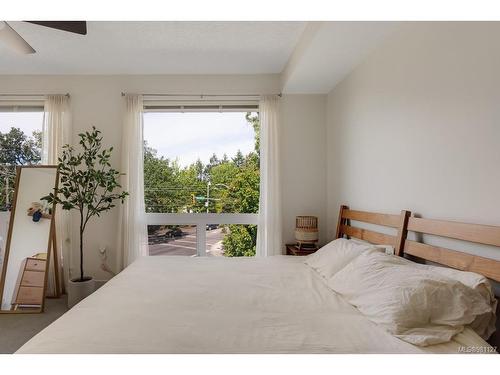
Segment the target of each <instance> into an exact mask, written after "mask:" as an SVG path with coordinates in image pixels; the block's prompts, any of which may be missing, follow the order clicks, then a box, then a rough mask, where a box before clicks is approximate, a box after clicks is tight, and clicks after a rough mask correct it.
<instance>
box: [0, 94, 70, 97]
mask: <svg viewBox="0 0 500 375" xmlns="http://www.w3.org/2000/svg"><path fill="white" fill-rule="evenodd" d="M47 95H59V94H0V96H47ZM63 95H64V96H66V97H68V98H69V97H70V95H69V94H68V93H66V94H63Z"/></svg>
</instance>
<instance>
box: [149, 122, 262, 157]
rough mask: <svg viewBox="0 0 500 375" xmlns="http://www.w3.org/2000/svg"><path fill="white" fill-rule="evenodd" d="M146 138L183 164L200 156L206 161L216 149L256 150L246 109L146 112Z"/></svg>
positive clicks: (218, 152) (228, 152) (229, 152)
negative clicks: (246, 117) (233, 110)
mask: <svg viewBox="0 0 500 375" xmlns="http://www.w3.org/2000/svg"><path fill="white" fill-rule="evenodd" d="M144 139H145V140H146V141H147V143H148V146H149V147H152V148H154V149H156V150H157V151H158V155H159V156H164V157H167V158H169V159H171V160H175V159H178V161H179V164H180V166H181V167H184V166H188V165H189V164H191V163H194V162H195V161H196V160H197V159H198V158H200V159H201V161H202V162H204V163H207V162H208V161H209V159H210V157H211V156H212V154H213V153H215V154H216V155H217V157H218V158H219V159H221V158H222V157H223V155H224V153H225V154H226V155H227V156H228V157H229V158H231V157H233V156H234V155H235V154H236V152H237V151H238V150H241V152H242V153H243V154H244V155H246V154H248V153H249V152H251V151H253V150H254V146H255V139H254V131H253V127H252V126H251V125H250V124H249V123H248V122H247V120H246V119H245V113H244V112H222V113H220V112H203V113H200V112H185V113H177V112H162V113H160V112H146V113H145V114H144Z"/></svg>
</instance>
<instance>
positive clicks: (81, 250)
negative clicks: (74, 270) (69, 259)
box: [80, 224, 84, 281]
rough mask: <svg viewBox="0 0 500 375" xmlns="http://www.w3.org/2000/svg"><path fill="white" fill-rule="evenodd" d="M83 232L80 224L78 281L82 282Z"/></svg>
mask: <svg viewBox="0 0 500 375" xmlns="http://www.w3.org/2000/svg"><path fill="white" fill-rule="evenodd" d="M83 230H84V228H83V226H82V225H81V224H80V281H83Z"/></svg>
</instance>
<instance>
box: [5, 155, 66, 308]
mask: <svg viewBox="0 0 500 375" xmlns="http://www.w3.org/2000/svg"><path fill="white" fill-rule="evenodd" d="M25 168H52V169H55V170H56V180H55V184H54V194H55V193H56V192H57V188H58V186H59V167H58V166H57V165H18V166H16V180H15V189H14V196H13V199H12V209H11V210H10V219H9V230H8V232H7V241H6V244H5V252H4V261H3V264H2V275H1V276H0V303H1V301H2V299H3V293H4V286H5V277H6V276H7V266H8V264H9V253H10V245H11V240H12V230H13V223H14V217H15V214H16V207H17V195H18V190H19V181H20V180H21V173H22V171H23V169H25ZM56 206H57V205H56V204H55V203H53V204H52V218H51V219H50V229H49V241H48V244H47V262H46V264H45V275H44V280H43V299H42V304H41V305H40V308H38V309H33V310H2V309H1V308H0V314H40V313H42V312H43V311H44V308H45V299H46V298H47V297H46V296H45V294H46V293H47V282H48V279H49V278H48V274H49V270H50V267H49V265H50V258H51V255H52V252H53V251H52V250H53V249H52V244H53V237H54V234H55V217H56Z"/></svg>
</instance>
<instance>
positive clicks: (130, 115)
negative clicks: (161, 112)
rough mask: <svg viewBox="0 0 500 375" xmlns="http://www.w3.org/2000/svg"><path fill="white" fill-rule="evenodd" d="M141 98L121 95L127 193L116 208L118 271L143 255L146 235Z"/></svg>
mask: <svg viewBox="0 0 500 375" xmlns="http://www.w3.org/2000/svg"><path fill="white" fill-rule="evenodd" d="M142 115H143V102H142V95H136V94H127V95H125V118H124V122H123V129H122V160H121V170H120V172H122V173H124V175H122V177H121V185H122V188H123V190H125V191H127V192H128V193H129V196H128V197H126V198H125V204H123V205H120V228H119V237H120V238H119V241H118V243H119V244H120V245H119V246H120V247H119V254H120V256H119V257H118V268H119V269H123V268H125V267H126V266H128V265H129V264H130V263H132V262H133V261H134V260H135V259H136V258H138V257H139V256H143V255H147V245H148V236H147V228H146V217H145V208H144V173H143V135H142V130H143V124H142Z"/></svg>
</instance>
